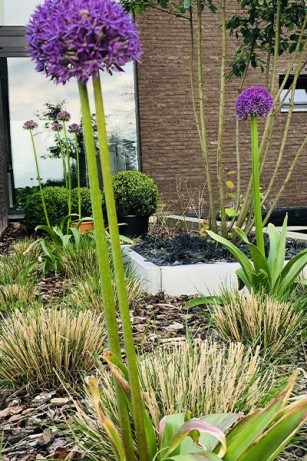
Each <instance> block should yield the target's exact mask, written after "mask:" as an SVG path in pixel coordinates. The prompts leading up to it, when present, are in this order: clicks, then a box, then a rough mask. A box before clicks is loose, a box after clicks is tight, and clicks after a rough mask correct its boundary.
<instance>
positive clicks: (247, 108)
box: [236, 86, 274, 120]
mask: <svg viewBox="0 0 307 461" xmlns="http://www.w3.org/2000/svg"><path fill="white" fill-rule="evenodd" d="M273 104H274V100H273V96H272V95H271V94H270V93H269V92H268V90H267V89H266V88H264V87H263V86H252V87H250V88H247V89H246V90H244V91H243V92H242V93H241V94H240V95H239V97H238V99H237V102H236V116H237V117H238V119H240V120H246V119H247V117H248V116H249V115H255V116H256V117H266V116H267V115H269V113H270V111H271V109H272V107H273Z"/></svg>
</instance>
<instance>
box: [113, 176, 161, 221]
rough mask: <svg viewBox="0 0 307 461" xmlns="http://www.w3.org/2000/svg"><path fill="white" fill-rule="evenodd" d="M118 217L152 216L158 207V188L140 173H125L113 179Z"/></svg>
mask: <svg viewBox="0 0 307 461" xmlns="http://www.w3.org/2000/svg"><path fill="white" fill-rule="evenodd" d="M113 187H114V198H115V204H116V211H117V215H118V216H127V215H137V216H151V215H152V214H153V213H154V212H155V211H156V208H157V206H158V197H159V195H158V188H157V186H156V185H155V183H154V181H153V180H152V179H151V178H149V176H147V175H146V174H144V173H141V172H140V171H123V172H121V173H117V174H116V175H115V176H114V178H113Z"/></svg>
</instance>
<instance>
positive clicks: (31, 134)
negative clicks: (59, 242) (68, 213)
mask: <svg viewBox="0 0 307 461" xmlns="http://www.w3.org/2000/svg"><path fill="white" fill-rule="evenodd" d="M30 136H31V142H32V147H33V152H34V159H35V167H36V174H37V181H38V186H39V190H40V194H41V200H42V205H43V209H44V214H45V218H46V223H47V226H49V227H50V222H49V217H48V212H47V207H46V202H45V197H44V191H43V186H42V182H41V177H40V174H39V165H38V158H37V152H36V146H35V142H34V136H33V133H32V130H30Z"/></svg>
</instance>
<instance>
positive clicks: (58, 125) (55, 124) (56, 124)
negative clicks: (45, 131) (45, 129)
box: [51, 122, 63, 131]
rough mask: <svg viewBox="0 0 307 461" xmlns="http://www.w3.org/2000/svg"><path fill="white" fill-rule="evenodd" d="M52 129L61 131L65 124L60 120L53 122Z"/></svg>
mask: <svg viewBox="0 0 307 461" xmlns="http://www.w3.org/2000/svg"><path fill="white" fill-rule="evenodd" d="M51 129H52V130H53V131H61V130H63V125H62V123H59V122H53V124H52V125H51Z"/></svg>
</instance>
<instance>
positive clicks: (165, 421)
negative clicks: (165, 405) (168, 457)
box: [159, 413, 186, 451]
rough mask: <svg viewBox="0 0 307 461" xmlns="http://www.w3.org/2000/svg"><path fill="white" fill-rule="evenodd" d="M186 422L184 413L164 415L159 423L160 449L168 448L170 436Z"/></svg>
mask: <svg viewBox="0 0 307 461" xmlns="http://www.w3.org/2000/svg"><path fill="white" fill-rule="evenodd" d="M185 422H186V414H185V413H176V414H173V415H167V416H164V418H162V419H161V421H160V424H159V440H160V450H161V451H163V450H165V449H167V448H168V446H169V444H170V442H171V440H172V438H173V437H174V436H175V434H176V433H177V432H178V431H179V429H180V427H181V426H182V425H183V424H184V423H185Z"/></svg>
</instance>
